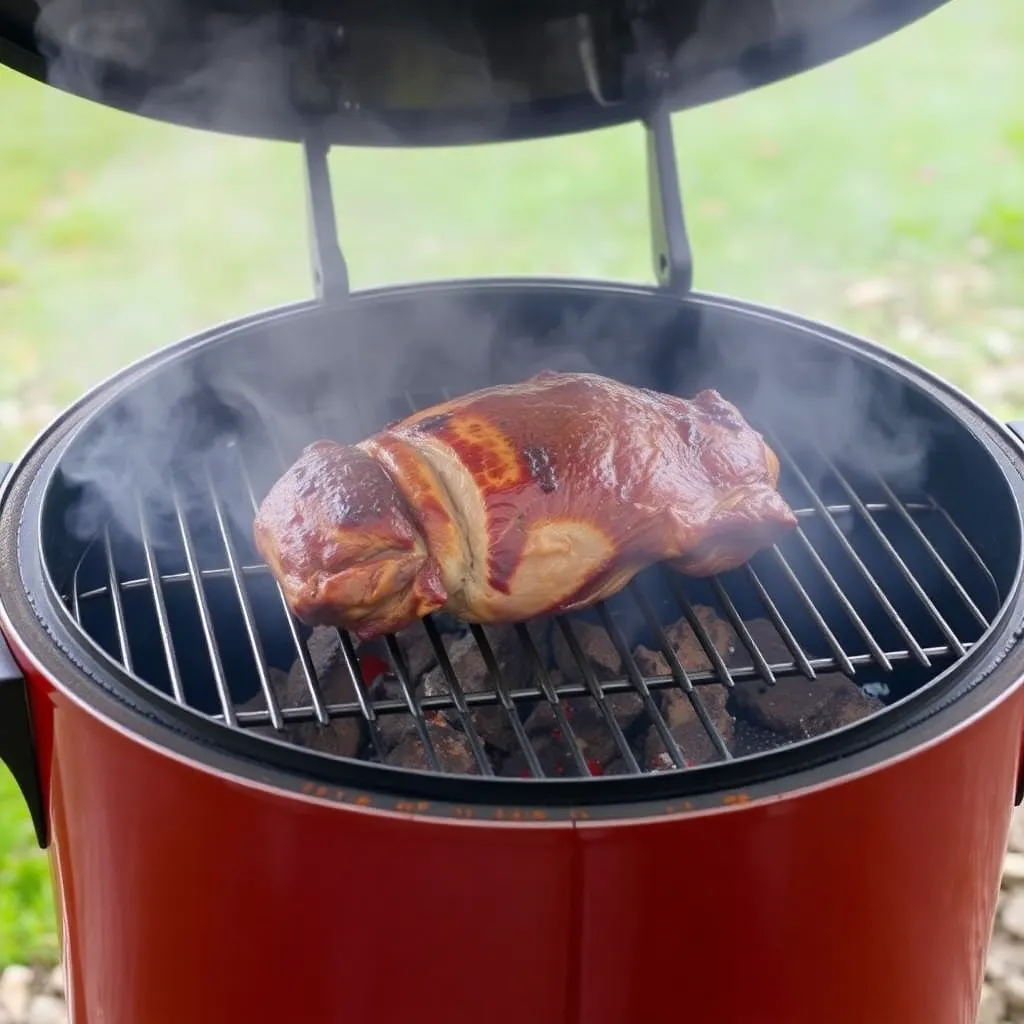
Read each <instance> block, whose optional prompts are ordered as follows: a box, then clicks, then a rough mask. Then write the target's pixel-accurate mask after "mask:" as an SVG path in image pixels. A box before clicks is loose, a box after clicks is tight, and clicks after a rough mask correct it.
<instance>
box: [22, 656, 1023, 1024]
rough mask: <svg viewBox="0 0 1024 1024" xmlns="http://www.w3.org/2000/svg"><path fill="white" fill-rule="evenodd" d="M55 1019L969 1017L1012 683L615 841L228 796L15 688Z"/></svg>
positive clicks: (1006, 766)
mask: <svg viewBox="0 0 1024 1024" xmlns="http://www.w3.org/2000/svg"><path fill="white" fill-rule="evenodd" d="M31 683H32V687H33V695H34V704H33V708H34V713H35V718H36V730H37V734H38V741H39V751H40V756H41V760H42V761H43V764H41V767H42V768H44V769H45V770H46V778H47V779H48V780H49V783H50V786H51V789H50V808H51V823H52V832H53V851H52V853H53V861H54V867H55V871H56V872H57V873H58V876H59V881H60V887H61V897H62V901H63V918H64V929H65V932H66V934H65V948H66V953H67V957H68V963H69V968H70V981H69V986H70V987H69V1000H70V1004H71V1008H72V1010H73V1013H74V1018H73V1019H74V1021H75V1024H99V1022H102V1024H139V1022H142V1021H144V1022H146V1024H172V1022H173V1024H180V1022H181V1021H186V1020H196V1021H207V1020H208V1021H217V1022H218V1024H228V1022H235V1021H237V1022H240V1024H241V1022H245V1024H250V1022H262V1021H267V1022H268V1024H270V1022H274V1024H276V1022H280V1021H316V1022H320V1024H326V1022H338V1024H343V1022H349V1021H381V1022H388V1024H390V1022H391V1021H396V1022H397V1021H403V1020H416V1021H420V1022H424V1024H434V1022H436V1024H442V1022H443V1024H462V1022H465V1024H478V1022H479V1021H482V1020H486V1021H488V1024H505V1022H508V1024H513V1022H515V1024H520V1022H524V1021H529V1022H531V1024H634V1022H642V1024H647V1022H656V1021H670V1020H680V1021H683V1020H685V1021H695V1022H701V1024H703V1022H715V1024H741V1022H742V1024H749V1022H751V1021H758V1022H775V1021H778V1022H784V1024H820V1022H821V1021H822V1020H823V1019H827V1020H828V1021H829V1022H830V1024H865V1022H872V1021H885V1022H887V1021H893V1022H899V1024H918V1022H919V1024H969V1022H973V1020H974V1013H975V1008H976V1004H977V998H978V994H979V990H980V985H981V980H982V972H983V963H984V954H985V948H986V944H987V941H988V935H989V929H990V927H991V921H992V917H993V914H994V911H995V901H996V896H997V893H998V884H999V872H1000V865H1001V858H1002V853H1003V849H1004V845H1005V841H1006V834H1007V830H1008V827H1009V815H1010V809H1011V805H1012V796H1013V789H1014V784H1015V778H1016V771H1017V764H1018V755H1019V750H1020V736H1021V722H1022V716H1024V690H1020V689H1018V690H1017V691H1016V692H1015V693H1014V695H1013V696H1012V697H1011V698H1009V699H1008V700H1006V701H1004V702H1003V703H1001V704H999V705H997V706H996V707H994V708H992V709H990V710H989V711H988V712H986V713H985V714H984V715H983V716H981V717H979V718H977V719H976V720H974V721H973V722H972V723H971V724H970V725H969V726H967V727H966V728H963V729H961V730H960V731H958V732H955V733H953V734H950V735H948V736H947V737H945V738H944V739H943V740H942V741H941V742H939V743H936V744H935V745H933V746H931V747H930V748H927V749H924V750H921V751H919V752H917V753H915V754H914V755H913V756H910V757H907V758H905V759H903V760H901V761H898V762H893V763H890V764H888V765H886V766H884V767H882V768H880V769H878V770H876V771H873V772H871V773H869V774H864V775H861V776H859V777H856V778H852V779H848V780H846V781H844V782H841V783H838V784H836V785H832V786H829V787H827V788H822V789H819V790H813V791H810V790H809V791H804V792H800V793H797V794H794V795H792V796H788V797H786V798H783V799H776V800H772V801H766V802H750V803H739V804H737V805H736V806H735V807H734V808H733V809H731V810H728V811H725V812H718V813H708V814H695V815H691V816H683V817H679V818H674V819H670V820H668V819H658V820H643V821H635V822H621V823H618V824H616V825H614V826H606V825H599V824H579V823H578V824H576V825H575V826H573V825H568V824H567V825H564V826H563V825H559V826H507V825H506V826H501V825H494V824H488V825H467V824H465V823H446V822H439V821H437V820H436V819H431V820H426V819H417V818H414V817H408V818H401V817H395V816H385V815H383V814H379V813H376V812H369V811H363V810H359V809H354V808H352V807H345V806H339V805H335V804H326V803H318V802H314V801H310V800H308V799H303V798H299V797H296V796H293V795H288V794H284V793H279V792H275V791H270V790H268V789H264V788H260V787H258V786H256V785H250V784H245V783H240V782H238V781H236V780H234V779H231V778H228V777H225V776H223V775H218V774H216V773H214V772H211V771H209V770H207V769H204V768H202V767H199V766H198V765H195V764H190V763H187V762H182V761H179V760H177V759H175V758H172V757H170V756H168V755H167V754H166V753H164V752H162V751H158V750H155V749H153V748H151V747H149V746H147V745H145V744H143V743H141V742H139V741H137V740H136V739H134V738H132V737H129V736H126V735H125V734H123V733H122V732H120V731H118V730H116V729H114V728H113V727H111V726H110V725H109V724H107V723H105V722H104V721H102V720H100V719H99V718H97V717H96V716H95V715H94V714H93V713H91V712H90V711H87V710H84V709H82V708H81V707H79V706H78V705H76V704H74V703H73V702H71V701H70V700H69V699H68V698H67V697H65V696H63V695H61V694H60V693H59V692H56V691H54V690H53V688H52V687H51V686H50V685H49V684H48V683H46V681H45V680H43V679H42V678H40V677H39V676H37V675H32V676H31Z"/></svg>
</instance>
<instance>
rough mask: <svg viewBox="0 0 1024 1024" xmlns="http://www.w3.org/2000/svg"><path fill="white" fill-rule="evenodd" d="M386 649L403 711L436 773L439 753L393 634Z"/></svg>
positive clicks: (386, 641) (439, 766) (358, 688)
mask: <svg viewBox="0 0 1024 1024" xmlns="http://www.w3.org/2000/svg"><path fill="white" fill-rule="evenodd" d="M341 635H342V637H345V636H346V634H345V632H344V631H341ZM349 643H351V640H349ZM385 647H386V648H387V652H388V661H390V662H391V669H392V671H393V672H394V673H395V678H396V679H397V680H398V685H399V687H400V688H401V691H402V701H403V702H404V708H403V710H405V711H408V712H409V714H410V715H411V716H412V724H413V727H414V728H415V729H416V735H417V736H418V737H419V741H420V743H422V744H423V749H424V751H425V752H426V755H427V760H428V761H429V762H430V767H431V768H433V769H434V771H439V770H440V768H441V764H440V762H439V761H438V759H437V751H436V750H434V744H433V743H432V742H431V740H430V733H429V732H428V730H427V720H426V719H425V718H424V717H423V713H422V712H421V711H420V709H419V708H418V707H417V706H416V698H415V696H414V695H413V687H412V686H411V685H410V680H409V672H408V669H407V668H406V666H405V658H403V657H402V649H401V648H400V647H399V646H398V641H397V640H396V639H395V638H394V636H392V635H391V634H388V636H387V638H386V640H385ZM353 653H354V652H353ZM357 678H358V677H357ZM356 692H357V693H358V692H362V687H360V686H357V687H356ZM401 706H402V705H399V707H401Z"/></svg>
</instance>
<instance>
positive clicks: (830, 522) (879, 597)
mask: <svg viewBox="0 0 1024 1024" xmlns="http://www.w3.org/2000/svg"><path fill="white" fill-rule="evenodd" d="M769 436H771V437H772V441H773V443H774V444H775V446H776V447H777V450H778V451H779V452H780V453H781V454H782V456H783V458H785V460H786V461H787V462H788V463H789V468H790V470H792V472H793V475H794V476H795V477H796V478H797V480H799V481H800V485H801V486H802V487H803V488H804V490H805V491H806V492H807V495H808V497H810V499H811V502H812V504H813V505H814V507H815V508H816V509H818V511H819V512H820V513H821V516H822V518H823V520H824V522H825V525H826V526H828V528H829V531H830V532H831V534H832V536H833V537H835V539H836V541H837V542H838V544H839V547H840V549H841V550H842V551H843V552H844V553H845V555H846V557H847V558H849V559H850V561H851V562H853V564H854V566H856V568H857V571H858V572H859V573H860V575H861V579H863V580H864V582H865V583H866V584H867V585H868V589H869V590H870V591H871V593H872V595H873V596H874V598H875V600H876V601H877V602H878V603H879V604H880V605H881V606H882V608H883V609H884V611H885V613H886V615H888V616H889V619H890V621H891V622H892V624H893V625H894V626H895V627H896V629H897V631H898V632H899V634H900V636H902V637H903V639H904V640H906V642H907V646H908V647H909V648H910V650H911V651H912V652H913V654H914V657H916V658H917V660H918V661H919V662H921V664H922V665H924V666H925V667H928V665H929V661H928V656H927V655H926V654H925V653H924V649H923V648H922V647H921V645H920V644H919V643H918V642H917V638H916V637H915V636H914V634H913V632H912V631H911V630H910V628H909V627H908V626H907V624H906V623H905V622H904V621H903V618H902V617H901V616H900V614H899V612H897V611H896V609H895V608H894V607H893V605H892V602H891V601H890V600H889V598H888V597H886V596H885V591H884V590H883V589H882V588H881V587H880V586H879V585H878V580H876V579H875V577H874V575H873V574H872V573H871V570H870V569H868V567H867V566H866V565H865V564H864V561H863V559H862V558H861V557H860V555H858V554H857V551H856V550H855V549H854V546H853V545H852V544H851V543H850V540H849V538H848V537H847V536H846V534H845V533H844V532H843V531H842V529H840V527H839V524H838V523H837V522H836V521H835V519H834V518H833V516H832V514H831V513H830V512H829V511H828V510H827V509H826V508H825V506H824V504H823V503H822V501H821V499H820V498H819V497H818V493H817V491H815V489H814V488H813V487H812V486H811V482H810V480H808V479H807V476H806V475H805V474H804V472H803V470H802V469H801V468H800V467H799V466H798V465H797V464H796V461H795V460H794V459H793V457H792V456H791V455H790V454H789V452H788V451H787V450H786V448H785V447H784V446H783V445H782V442H781V441H779V440H778V438H776V437H774V435H769ZM847 493H848V495H849V496H850V498H851V502H852V500H853V498H854V497H856V495H855V494H854V493H853V491H852V489H850V490H848V491H847ZM800 532H801V533H803V531H802V530H801V531H800ZM804 539H805V542H806V537H805V538H804ZM889 547H890V548H891V547H892V545H889ZM814 558H815V561H817V562H819V563H820V564H821V565H822V566H824V564H825V563H824V562H823V561H822V559H821V557H820V555H818V553H817V551H814ZM904 568H906V567H905V566H904ZM850 607H851V608H852V604H851V605H850ZM861 621H863V620H861ZM864 628H865V629H867V627H866V626H865V627H864ZM865 639H866V637H865Z"/></svg>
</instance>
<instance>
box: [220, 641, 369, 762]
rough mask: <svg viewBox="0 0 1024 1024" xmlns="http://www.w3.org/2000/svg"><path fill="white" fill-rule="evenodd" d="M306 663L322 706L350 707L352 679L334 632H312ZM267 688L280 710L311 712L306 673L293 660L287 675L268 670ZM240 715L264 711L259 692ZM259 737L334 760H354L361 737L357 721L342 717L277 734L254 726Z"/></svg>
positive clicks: (353, 696) (297, 725) (298, 725)
mask: <svg viewBox="0 0 1024 1024" xmlns="http://www.w3.org/2000/svg"><path fill="white" fill-rule="evenodd" d="M306 647H307V650H308V651H309V657H310V661H311V662H312V665H313V669H314V670H315V672H316V676H317V679H318V680H319V684H320V694H321V696H322V697H323V700H324V702H325V703H326V704H350V703H355V701H356V700H357V697H356V692H355V686H354V684H353V682H352V677H351V676H350V675H349V672H348V669H347V668H346V666H345V660H344V655H343V652H342V648H341V640H340V638H339V636H338V632H337V630H335V629H331V628H329V627H326V626H318V627H317V628H316V629H314V630H313V632H312V634H311V635H310V637H309V640H308V641H307V644H306ZM268 675H269V677H270V688H271V690H272V691H273V693H274V695H275V696H276V697H277V702H278V705H279V706H280V708H281V709H282V710H284V709H286V708H308V709H310V710H312V707H313V703H312V695H311V694H310V691H309V686H308V684H307V682H306V673H305V670H304V669H303V667H302V662H301V660H300V659H298V658H296V659H295V663H294V664H293V665H292V668H291V671H290V672H289V673H288V674H287V675H285V673H284V672H281V671H280V670H279V669H275V668H271V669H270V671H269V673H268ZM239 710H240V711H265V710H267V705H266V700H265V698H264V695H263V692H262V690H261V691H259V692H258V693H256V695H255V696H254V697H252V699H250V700H248V701H246V702H245V703H244V704H242V705H240V706H239ZM252 731H253V732H256V733H259V734H260V735H263V736H270V737H272V738H275V739H284V740H288V741H290V742H292V743H294V744H296V745H297V746H302V747H309V748H310V749H312V750H319V751H321V752H322V753H325V754H334V755H336V756H338V757H354V756H355V755H356V752H357V751H358V749H359V743H360V739H361V736H362V731H361V727H360V723H359V720H357V719H356V718H353V717H348V716H346V717H345V718H336V719H333V720H332V721H331V722H330V724H329V725H325V726H324V725H320V724H319V723H318V722H315V721H314V722H287V723H286V724H285V727H284V729H283V730H282V731H281V732H278V731H277V730H276V729H275V728H274V727H273V726H271V725H266V726H258V727H257V728H255V729H253V730H252Z"/></svg>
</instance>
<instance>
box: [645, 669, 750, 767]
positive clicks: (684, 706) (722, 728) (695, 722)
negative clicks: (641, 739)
mask: <svg viewBox="0 0 1024 1024" xmlns="http://www.w3.org/2000/svg"><path fill="white" fill-rule="evenodd" d="M694 699H695V700H697V701H699V702H700V705H701V707H702V708H703V709H704V712H705V714H706V715H707V718H708V720H709V722H710V723H711V724H712V725H713V726H714V727H715V729H716V731H717V732H718V734H719V736H721V737H722V741H723V743H724V744H725V747H726V749H727V750H731V749H732V746H733V737H734V727H735V723H734V721H733V717H732V715H731V714H729V711H728V708H727V705H728V702H729V688H728V687H727V686H724V685H723V684H722V683H706V684H704V685H701V686H695V687H694ZM661 713H662V717H663V718H664V719H665V724H666V725H667V726H668V729H669V732H670V733H671V734H672V738H673V739H674V740H675V741H676V745H677V746H678V747H679V752H680V753H681V754H682V755H683V758H684V762H685V764H686V765H688V766H694V765H699V764H707V763H708V762H709V761H718V760H720V759H721V758H722V754H721V753H720V751H719V750H718V748H717V747H716V746H715V742H714V740H713V739H712V738H711V734H710V733H709V732H708V730H707V728H706V727H705V725H704V723H703V722H702V721H701V720H700V716H699V715H698V713H697V710H696V708H695V707H694V704H693V701H691V700H690V698H689V696H688V695H687V694H685V693H683V692H682V691H681V690H670V691H669V692H668V693H666V694H665V696H664V700H663V703H662V708H661ZM661 753H666V754H667V751H666V750H665V743H664V741H663V740H662V738H661V734H660V733H659V732H658V730H657V729H655V728H654V727H653V726H652V727H651V728H650V729H649V730H648V732H647V742H646V744H645V746H644V763H645V764H647V765H650V766H653V765H654V763H655V761H656V760H657V759H658V755H659V754H661Z"/></svg>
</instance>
